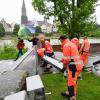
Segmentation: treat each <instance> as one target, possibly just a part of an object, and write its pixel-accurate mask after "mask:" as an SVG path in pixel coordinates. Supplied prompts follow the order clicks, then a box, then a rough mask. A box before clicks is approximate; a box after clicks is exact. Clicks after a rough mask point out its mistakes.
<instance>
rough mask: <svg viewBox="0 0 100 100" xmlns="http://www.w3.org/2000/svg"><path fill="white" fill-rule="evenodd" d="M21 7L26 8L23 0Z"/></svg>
mask: <svg viewBox="0 0 100 100" xmlns="http://www.w3.org/2000/svg"><path fill="white" fill-rule="evenodd" d="M22 8H26V7H25V1H24V0H23V4H22Z"/></svg>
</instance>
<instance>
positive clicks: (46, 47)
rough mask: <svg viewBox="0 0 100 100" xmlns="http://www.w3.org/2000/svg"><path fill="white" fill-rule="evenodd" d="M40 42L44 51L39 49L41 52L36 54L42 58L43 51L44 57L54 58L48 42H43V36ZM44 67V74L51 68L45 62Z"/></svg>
mask: <svg viewBox="0 0 100 100" xmlns="http://www.w3.org/2000/svg"><path fill="white" fill-rule="evenodd" d="M40 41H41V43H42V47H43V48H44V49H40V50H41V51H40V50H39V51H40V52H38V55H41V54H42V56H43V53H42V52H43V51H44V52H45V55H46V56H49V57H54V52H53V48H52V46H51V44H50V42H49V41H47V40H45V39H44V36H41V37H40ZM44 66H45V67H46V69H45V70H44V72H48V71H49V70H50V69H51V68H52V66H51V64H48V63H47V62H45V63H44Z"/></svg>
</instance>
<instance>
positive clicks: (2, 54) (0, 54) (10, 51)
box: [0, 47, 27, 60]
mask: <svg viewBox="0 0 100 100" xmlns="http://www.w3.org/2000/svg"><path fill="white" fill-rule="evenodd" d="M26 51H27V48H25V49H24V50H23V53H25V52H26ZM17 52H18V51H17V50H16V49H15V48H9V47H7V48H5V49H4V50H0V60H8V59H15V58H16V56H17Z"/></svg>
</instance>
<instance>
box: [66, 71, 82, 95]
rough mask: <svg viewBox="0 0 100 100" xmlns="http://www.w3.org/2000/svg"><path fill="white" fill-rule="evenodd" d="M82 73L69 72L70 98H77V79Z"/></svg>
mask: <svg viewBox="0 0 100 100" xmlns="http://www.w3.org/2000/svg"><path fill="white" fill-rule="evenodd" d="M73 73H74V76H73ZM80 73H81V70H80V71H76V72H72V71H69V72H68V77H67V81H68V83H67V85H68V92H69V96H70V97H72V96H76V88H77V77H78V75H79V74H80Z"/></svg>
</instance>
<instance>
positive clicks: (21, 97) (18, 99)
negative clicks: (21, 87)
mask: <svg viewBox="0 0 100 100" xmlns="http://www.w3.org/2000/svg"><path fill="white" fill-rule="evenodd" d="M4 100H29V99H28V96H27V94H26V92H25V91H21V92H18V93H15V94H12V95H9V96H6V97H5V98H4Z"/></svg>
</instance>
